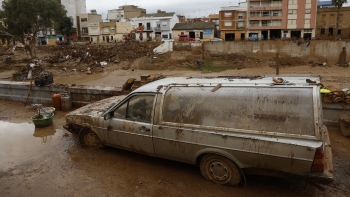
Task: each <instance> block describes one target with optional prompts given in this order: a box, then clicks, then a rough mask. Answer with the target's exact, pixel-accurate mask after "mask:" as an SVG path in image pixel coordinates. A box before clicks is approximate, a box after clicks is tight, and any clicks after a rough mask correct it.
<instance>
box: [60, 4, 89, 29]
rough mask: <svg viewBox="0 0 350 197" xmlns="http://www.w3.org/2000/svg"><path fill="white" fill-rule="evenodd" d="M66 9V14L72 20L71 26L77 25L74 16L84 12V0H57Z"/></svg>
mask: <svg viewBox="0 0 350 197" xmlns="http://www.w3.org/2000/svg"><path fill="white" fill-rule="evenodd" d="M58 2H59V3H60V4H61V5H63V6H64V7H65V8H66V10H67V16H68V17H70V18H71V19H72V21H73V27H74V28H75V27H77V21H76V18H75V16H76V15H77V14H83V13H86V0H58Z"/></svg>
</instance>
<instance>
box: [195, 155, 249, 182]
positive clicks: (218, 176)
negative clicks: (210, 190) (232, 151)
mask: <svg viewBox="0 0 350 197" xmlns="http://www.w3.org/2000/svg"><path fill="white" fill-rule="evenodd" d="M200 170H201V173H202V176H203V177H204V178H205V179H207V180H209V181H211V182H214V183H216V184H220V185H225V186H237V185H238V184H239V183H240V182H241V181H242V173H241V171H240V169H239V167H238V166H237V165H236V164H235V163H234V162H233V161H231V160H230V159H228V158H226V157H223V156H220V155H205V156H204V157H203V158H202V159H201V161H200Z"/></svg>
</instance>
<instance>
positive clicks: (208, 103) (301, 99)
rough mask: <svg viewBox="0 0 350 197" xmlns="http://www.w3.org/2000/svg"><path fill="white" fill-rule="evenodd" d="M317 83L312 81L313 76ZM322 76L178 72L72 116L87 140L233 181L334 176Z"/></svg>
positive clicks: (71, 126)
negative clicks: (190, 166)
mask: <svg viewBox="0 0 350 197" xmlns="http://www.w3.org/2000/svg"><path fill="white" fill-rule="evenodd" d="M307 80H309V81H313V82H315V83H308V81H307ZM319 81H320V79H319V77H307V78H306V77H297V76H296V77H294V76H289V77H288V76H286V77H283V79H281V80H277V82H276V80H275V78H274V77H273V76H257V77H206V78H203V77H198V78H196V77H188V78H185V77H175V78H165V79H161V80H158V81H154V82H151V83H149V84H146V85H144V86H141V87H139V88H138V89H136V90H134V91H133V92H131V93H130V94H129V95H127V96H116V97H111V98H108V99H105V100H101V101H99V102H95V103H92V104H89V105H86V106H84V107H82V108H80V109H77V110H75V111H72V112H70V113H68V114H67V115H66V125H65V126H64V127H65V129H67V130H69V131H71V132H73V133H77V134H78V135H79V140H80V143H81V144H82V145H84V146H87V147H92V148H100V147H104V146H111V147H116V148H121V149H125V150H128V151H133V152H137V153H140V154H145V155H150V156H155V157H160V158H165V159H170V160H175V161H180V162H185V163H190V164H194V165H198V166H199V168H200V171H201V174H202V175H203V177H204V178H205V179H207V180H209V181H212V182H214V183H217V184H221V185H226V186H235V185H239V184H240V183H241V182H242V180H245V176H246V175H249V174H260V175H271V176H283V177H300V178H303V179H304V180H306V181H310V182H315V183H331V182H332V181H333V165H332V153H331V145H330V141H329V135H328V131H327V128H326V127H325V126H324V125H323V122H322V102H321V99H320V85H318V83H319Z"/></svg>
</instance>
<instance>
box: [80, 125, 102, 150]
mask: <svg viewBox="0 0 350 197" xmlns="http://www.w3.org/2000/svg"><path fill="white" fill-rule="evenodd" d="M79 142H80V144H81V145H82V146H83V147H88V148H102V147H104V145H103V143H102V141H101V139H100V138H99V137H98V135H97V134H96V133H95V132H93V131H91V130H90V129H82V130H81V131H80V132H79Z"/></svg>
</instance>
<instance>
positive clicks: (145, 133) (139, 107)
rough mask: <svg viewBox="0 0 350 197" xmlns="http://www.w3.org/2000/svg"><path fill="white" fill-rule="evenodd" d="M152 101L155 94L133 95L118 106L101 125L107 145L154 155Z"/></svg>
mask: <svg viewBox="0 0 350 197" xmlns="http://www.w3.org/2000/svg"><path fill="white" fill-rule="evenodd" d="M154 100H155V94H135V95H133V96H131V97H128V98H127V99H126V100H125V101H124V102H123V103H122V104H121V105H119V107H118V108H117V109H115V110H114V111H113V112H112V114H113V115H112V117H111V118H110V119H109V120H105V121H104V124H103V128H104V129H105V130H107V136H108V139H107V141H108V145H110V146H114V147H118V148H122V149H126V150H130V151H133V152H138V153H141V154H147V155H154V149H153V142H152V127H151V125H152V119H153V118H152V117H153V107H154Z"/></svg>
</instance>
